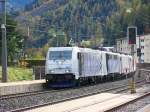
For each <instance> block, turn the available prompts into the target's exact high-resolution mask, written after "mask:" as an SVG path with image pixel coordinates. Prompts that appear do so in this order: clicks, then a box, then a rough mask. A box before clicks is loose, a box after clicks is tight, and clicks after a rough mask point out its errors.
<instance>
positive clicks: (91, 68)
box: [45, 47, 135, 87]
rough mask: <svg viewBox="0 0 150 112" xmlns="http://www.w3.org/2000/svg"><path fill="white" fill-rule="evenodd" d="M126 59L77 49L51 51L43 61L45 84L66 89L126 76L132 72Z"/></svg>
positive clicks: (60, 48)
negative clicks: (44, 61)
mask: <svg viewBox="0 0 150 112" xmlns="http://www.w3.org/2000/svg"><path fill="white" fill-rule="evenodd" d="M133 62H134V61H133V58H132V56H129V55H124V54H119V53H113V52H108V51H100V50H94V49H90V48H80V47H51V48H49V50H48V53H47V57H46V66H45V75H46V84H47V85H48V86H50V87H68V86H73V85H76V84H81V83H95V82H100V81H102V80H105V79H106V78H107V79H111V80H112V78H115V77H117V76H124V75H127V74H129V73H131V72H133V71H134V70H135V68H134V64H133Z"/></svg>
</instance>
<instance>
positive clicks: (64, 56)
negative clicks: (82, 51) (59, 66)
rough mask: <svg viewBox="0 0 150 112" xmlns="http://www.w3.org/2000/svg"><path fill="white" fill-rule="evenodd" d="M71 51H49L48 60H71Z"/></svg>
mask: <svg viewBox="0 0 150 112" xmlns="http://www.w3.org/2000/svg"><path fill="white" fill-rule="evenodd" d="M71 59H72V51H50V52H49V60H71Z"/></svg>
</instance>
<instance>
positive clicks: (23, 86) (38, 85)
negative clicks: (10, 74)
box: [0, 80, 45, 95]
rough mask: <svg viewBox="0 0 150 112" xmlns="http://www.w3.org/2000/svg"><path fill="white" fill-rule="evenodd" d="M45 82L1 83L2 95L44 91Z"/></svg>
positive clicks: (0, 91)
mask: <svg viewBox="0 0 150 112" xmlns="http://www.w3.org/2000/svg"><path fill="white" fill-rule="evenodd" d="M43 83H45V80H32V81H19V82H8V83H0V95H9V94H17V93H24V92H33V91H41V90H43V86H42V85H43Z"/></svg>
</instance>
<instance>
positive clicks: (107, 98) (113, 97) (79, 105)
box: [28, 84, 150, 112]
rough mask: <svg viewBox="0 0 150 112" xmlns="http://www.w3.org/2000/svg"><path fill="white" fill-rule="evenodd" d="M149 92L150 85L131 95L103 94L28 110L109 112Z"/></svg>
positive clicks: (45, 111) (42, 111)
mask: <svg viewBox="0 0 150 112" xmlns="http://www.w3.org/2000/svg"><path fill="white" fill-rule="evenodd" d="M148 92H150V85H149V84H148V85H146V86H142V87H140V88H139V89H137V90H136V93H135V94H130V91H128V92H125V93H119V94H118V93H115V94H114V93H101V94H97V95H93V96H89V97H83V98H79V99H75V100H70V101H66V102H62V103H57V104H53V105H49V106H45V107H41V108H36V109H32V110H28V112H107V111H108V110H110V109H112V108H114V107H118V106H120V105H123V104H124V103H127V102H130V101H132V100H135V99H137V98H139V97H141V96H143V95H144V94H145V93H148ZM140 112H141V111H140ZM146 112H147V111H146Z"/></svg>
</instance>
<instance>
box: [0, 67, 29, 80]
mask: <svg viewBox="0 0 150 112" xmlns="http://www.w3.org/2000/svg"><path fill="white" fill-rule="evenodd" d="M1 78H2V67H0V80H1ZM22 80H32V69H27V68H18V67H8V81H9V82H12V81H22Z"/></svg>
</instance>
